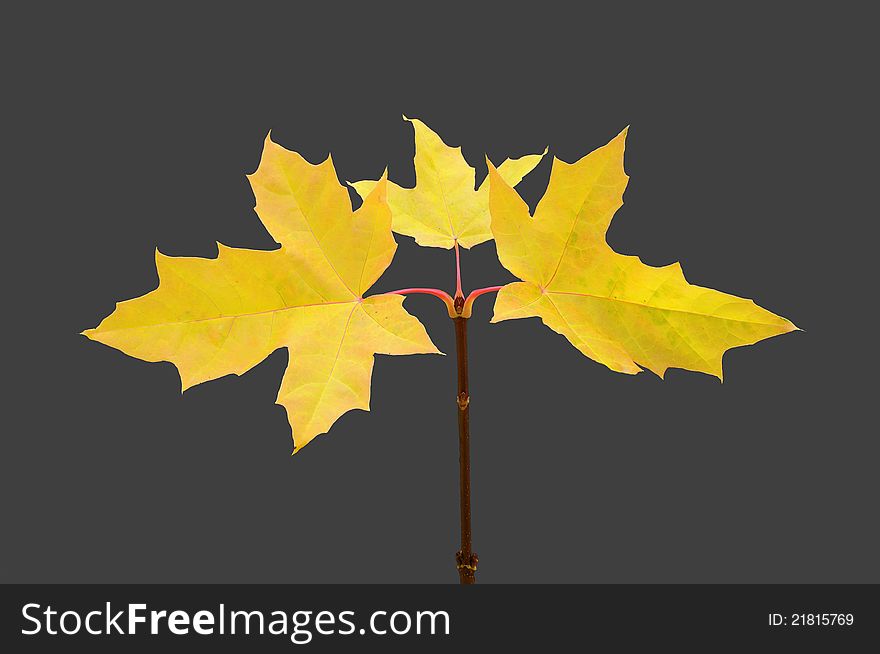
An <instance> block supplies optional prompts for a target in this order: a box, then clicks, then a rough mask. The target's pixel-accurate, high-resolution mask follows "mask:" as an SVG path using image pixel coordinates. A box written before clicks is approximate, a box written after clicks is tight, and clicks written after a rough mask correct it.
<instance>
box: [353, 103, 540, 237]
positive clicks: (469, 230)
mask: <svg viewBox="0 0 880 654" xmlns="http://www.w3.org/2000/svg"><path fill="white" fill-rule="evenodd" d="M404 118H405V119H406V120H409V122H411V123H412V124H413V128H414V130H415V142H416V143H415V144H416V154H415V160H414V163H415V169H416V186H415V188H403V187H401V186H398V185H397V184H395V183H394V182H388V206H390V207H391V215H392V223H391V228H392V229H393V230H394V231H395V232H397V233H398V234H404V235H406V236H412V237H413V238H414V239H415V240H416V242H417V243H418V244H419V245H426V246H430V247H440V248H446V249H450V248H452V247H454V246H455V243H456V242H458V244H459V245H460V246H462V247H464V248H471V247H473V246H475V245H479V244H480V243H484V242H485V241H490V240H492V232H491V230H490V229H489V189H488V184H487V183H486V181H485V180H483V183H482V184H480V187H479V188H477V189H476V190H475V189H474V186H475V175H476V171H475V170H474V169H473V168H472V167H471V166H470V165H469V164H468V163H467V161H465V159H464V157H463V156H462V154H461V147H458V148H451V147H449V146H448V145H446V144H445V143H444V142H443V141H442V139H441V138H440V137H439V136H437V134H435V133H434V132H433V131H431V129H430V128H429V127H428V126H427V125H425V124H424V123H423V122H422V121H420V120H416V119H412V120H410V119H409V118H406V117H405V116H404ZM546 152H547V150H544V152H543V153H541V154H529V155H526V156H524V157H520V158H519V159H509V160H507V161H505V162H504V163H502V164H500V165H499V166H498V169H497V170H498V174H499V175H501V177H502V178H503V179H504V181H505V182H507V183H508V184H510V186H516V185H517V184H519V182H520V180H522V178H523V177H525V176H526V174H528V173H529V172H530V171H531V170H532V169H533V168H534V167H535V166H537V165H538V162H539V161H540V160H541V157H543V156H544V154H545V153H546ZM376 184H377V182H376V181H370V180H365V181H361V182H352V184H351V185H352V186H353V187H354V188H355V190H357V192H358V193H359V194H360V196H361V197H363V198H365V197H367V195H369V194H370V193H371V192H372V190H373V189H374V188H375V186H376Z"/></svg>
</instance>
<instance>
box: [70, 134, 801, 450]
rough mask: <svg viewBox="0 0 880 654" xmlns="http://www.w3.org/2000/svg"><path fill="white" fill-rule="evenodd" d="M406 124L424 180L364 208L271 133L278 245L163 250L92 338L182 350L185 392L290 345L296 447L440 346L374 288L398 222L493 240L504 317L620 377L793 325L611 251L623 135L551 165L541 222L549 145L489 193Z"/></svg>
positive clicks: (255, 179) (268, 213) (324, 170)
mask: <svg viewBox="0 0 880 654" xmlns="http://www.w3.org/2000/svg"><path fill="white" fill-rule="evenodd" d="M410 122H411V123H412V125H413V128H414V132H415V146H416V147H415V160H414V164H415V171H416V186H415V187H414V188H411V189H410V188H403V187H400V186H398V185H397V184H395V183H393V182H391V181H389V180H388V179H386V177H385V176H383V177H382V179H379V180H376V181H370V180H365V181H359V182H353V183H352V186H353V187H354V188H355V189H356V190H357V192H358V193H359V194H360V195H361V197H362V198H363V200H364V201H363V205H362V206H361V207H360V208H359V209H358V210H357V211H353V210H352V206H351V201H350V198H349V196H348V192H347V190H346V188H345V187H344V186H343V185H342V184H340V183H339V181H338V179H337V176H336V171H335V169H334V167H333V162H332V159H331V158H330V157H328V158H327V160H326V161H324V162H323V163H320V164H317V165H313V164H310V163H309V162H307V161H306V160H305V159H303V157H301V156H300V155H299V154H297V153H295V152H291V151H289V150H286V149H284V148H282V147H281V146H279V145H278V144H276V143H274V142H273V141H272V140H271V138H269V137H267V138H266V141H265V144H264V148H263V156H262V159H261V161H260V165H259V167H258V168H257V170H256V172H255V173H253V174H252V175H249V179H250V182H251V185H252V187H253V190H254V194H255V196H256V211H257V214H258V215H259V217H260V220H262V222H263V224H264V225H265V226H266V229H267V230H268V231H269V233H270V234H271V235H272V237H273V238H274V239H275V240H276V241H277V242H278V243H279V244H280V245H281V247H280V249H277V250H272V251H259V250H247V249H241V248H230V247H226V246H224V245H220V244H218V248H219V254H218V256H217V258H216V259H206V258H199V257H168V256H165V255H163V254H161V253H159V252H158V251H157V252H156V267H157V270H158V274H159V286H158V288H156V289H155V290H154V291H151V292H150V293H147V294H146V295H144V296H142V297H139V298H135V299H131V300H127V301H124V302H120V303H119V304H118V305H117V307H116V310H115V311H114V312H113V313H112V314H111V315H110V316H108V317H107V318H106V319H104V320H103V321H102V322H101V324H100V325H98V327H96V328H95V329H89V330H86V331H85V332H83V334H85V335H86V336H87V337H89V338H90V339H92V340H95V341H99V342H101V343H104V344H106V345H109V346H111V347H114V348H116V349H119V350H121V351H122V352H125V353H126V354H128V355H130V356H133V357H136V358H138V359H143V360H145V361H170V362H171V363H173V364H174V365H175V366H176V367H177V369H178V371H179V372H180V377H181V383H182V387H183V389H184V390H185V389H187V388H189V387H191V386H193V385H195V384H199V383H201V382H204V381H208V380H212V379H217V378H219V377H222V376H225V375H228V374H238V375H240V374H242V373H244V372H246V371H247V370H249V369H250V368H252V367H253V366H255V365H256V364H258V363H259V362H260V361H262V360H263V359H264V358H266V357H267V356H268V355H269V354H270V353H271V352H273V351H274V350H276V349H278V348H281V347H286V348H287V349H288V351H289V354H290V360H289V364H288V367H287V370H286V371H285V373H284V377H283V379H282V382H281V387H280V390H279V392H278V398H277V403H278V404H280V405H282V406H283V407H284V408H285V409H286V411H287V415H288V418H289V421H290V424H291V428H292V432H293V439H294V451H298V450H299V449H301V448H302V447H303V446H305V445H306V444H308V443H309V442H310V441H311V440H312V439H314V438H315V437H316V436H318V435H320V434H322V433H325V432H327V431H328V430H329V429H330V427H331V426H332V425H333V423H334V422H335V421H336V420H337V419H338V418H339V417H340V416H341V415H342V414H344V413H345V412H347V411H349V410H351V409H364V410H369V405H370V381H371V376H372V369H373V363H374V355H375V354H395V355H396V354H432V353H434V354H436V353H439V351H438V350H437V348H436V346H435V345H434V344H433V343H432V342H431V339H430V338H429V336H428V334H427V332H426V331H425V328H424V326H423V325H422V324H421V322H419V320H418V319H416V318H415V317H414V316H412V315H411V314H409V313H408V312H407V311H406V309H405V308H404V307H403V301H404V296H403V295H400V294H395V293H387V294H376V295H372V296H368V297H365V293H367V292H368V291H369V289H370V288H371V287H372V286H373V285H374V284H375V282H376V281H377V280H378V279H379V277H380V276H381V275H382V273H383V272H384V271H385V270H386V269H387V268H388V266H389V265H390V264H391V261H392V259H393V257H394V253H395V250H396V249H397V243H396V242H395V240H394V237H393V235H392V231H393V232H397V233H399V234H403V235H406V236H411V237H412V238H414V239H415V240H416V242H417V243H419V244H420V245H423V246H429V247H441V248H447V249H451V248H458V247H459V246H460V247H463V248H471V247H474V246H476V245H479V244H481V243H484V242H486V241H489V240H492V239H494V240H495V243H496V247H497V251H498V257H499V259H500V261H501V263H502V265H503V266H504V267H505V268H506V269H507V270H509V271H510V272H511V273H513V274H514V275H515V276H516V277H517V278H518V279H519V280H521V281H517V282H513V283H511V284H507V285H506V286H504V287H502V288H501V289H500V290H499V291H498V295H497V298H496V300H495V308H494V315H493V318H492V322H498V321H502V320H510V319H514V318H527V317H539V318H540V319H541V320H542V321H543V322H544V324H545V325H547V326H548V327H549V328H550V329H552V330H554V331H556V332H558V333H560V334H562V335H563V336H565V337H566V338H567V339H568V340H569V341H570V342H571V343H572V345H574V347H576V348H577V349H578V350H579V351H580V352H582V353H583V354H584V355H586V356H587V357H589V358H590V359H593V360H594V361H597V362H599V363H601V364H604V365H605V366H607V367H608V368H610V369H611V370H615V371H618V372H622V373H629V374H633V373H638V372H641V371H642V369H643V368H647V369H649V370H651V371H653V372H655V373H656V374H658V375H660V376H661V377H662V376H663V375H664V373H665V372H666V370H667V369H668V368H671V367H675V368H685V369H688V370H695V371H700V372H704V373H708V374H711V375H715V376H717V377H719V378H721V377H722V365H721V364H722V357H723V355H724V353H725V351H727V350H728V349H730V348H734V347H739V346H742V345H750V344H753V343H755V342H757V341H760V340H762V339H765V338H768V337H770V336H775V335H777V334H783V333H786V332H789V331H792V330H794V329H796V327H795V326H794V325H793V324H792V323H791V322H789V321H788V320H786V319H785V318H781V317H779V316H777V315H774V314H773V313H771V312H769V311H767V310H765V309H762V308H761V307H759V306H757V305H756V304H755V303H754V302H752V301H751V300H746V299H743V298H739V297H736V296H733V295H728V294H726V293H721V292H719V291H715V290H712V289H709V288H703V287H700V286H695V285H692V284H689V283H688V282H687V280H686V279H685V277H684V275H683V273H682V269H681V266H680V265H679V264H678V263H674V264H671V265H669V266H664V267H660V268H657V267H653V266H648V265H646V264H644V263H642V262H641V261H640V260H639V258H638V257H634V256H626V255H622V254H618V253H617V252H615V251H614V250H613V249H612V248H611V247H610V246H609V245H608V244H607V242H606V240H605V233H606V231H607V229H608V227H609V225H610V223H611V220H612V218H613V216H614V213H615V212H616V211H617V209H618V208H620V206H621V205H622V204H623V193H624V190H625V188H626V184H627V181H628V177H627V175H626V173H625V172H624V167H623V156H624V145H625V141H626V134H627V131H626V130H624V131H623V132H621V133H620V134H619V135H618V136H616V137H615V138H614V139H612V140H611V141H610V142H609V143H608V144H607V145H604V146H602V147H600V148H598V149H596V150H595V151H593V152H591V153H590V154H588V155H586V156H585V157H583V158H582V159H580V160H579V161H577V162H575V163H571V164H569V163H566V162H563V161H560V160H559V159H556V158H554V159H553V162H552V170H551V174H550V181H549V184H548V187H547V191H546V193H545V194H544V197H543V198H542V199H541V201H540V203H539V204H538V207H537V209H536V211H535V214H534V217H533V216H532V215H530V214H529V210H528V206H527V205H526V203H525V202H524V201H523V199H522V198H521V197H520V196H519V194H518V193H517V192H516V190H515V189H514V186H516V185H517V184H518V183H519V181H520V180H521V179H522V178H523V177H524V176H525V175H526V174H528V173H529V172H530V171H531V170H532V169H533V168H534V167H535V166H536V165H537V164H538V162H539V161H540V160H541V158H542V157H543V156H545V155H546V150H545V151H544V153H540V154H531V155H526V156H524V157H521V158H519V159H512V160H508V161H505V162H503V163H502V164H500V165H498V166H497V167H496V166H494V165H493V164H492V162H491V161H488V159H487V164H488V168H489V174H488V176H487V177H486V179H485V180H484V181H483V182H482V184H481V185H480V186H479V187H475V183H474V182H475V174H476V171H475V170H474V168H472V167H471V166H470V165H469V164H468V163H467V162H466V161H465V159H464V158H463V157H462V155H461V150H460V148H451V147H449V146H448V145H446V144H445V143H444V142H443V141H442V140H441V139H440V137H439V136H437V134H435V133H434V132H433V131H431V130H430V129H429V128H428V127H427V126H426V125H425V124H424V123H422V122H421V121H419V120H411V121H410ZM468 315H469V313H468V314H466V315H465V317H467V316H468Z"/></svg>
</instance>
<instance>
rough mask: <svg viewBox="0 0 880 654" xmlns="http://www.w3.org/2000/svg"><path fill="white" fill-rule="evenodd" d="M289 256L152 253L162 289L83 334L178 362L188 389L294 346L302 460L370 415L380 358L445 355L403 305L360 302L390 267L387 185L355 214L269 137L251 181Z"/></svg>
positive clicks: (283, 392) (285, 389)
mask: <svg viewBox="0 0 880 654" xmlns="http://www.w3.org/2000/svg"><path fill="white" fill-rule="evenodd" d="M249 179H250V181H251V185H252V187H253V189H254V194H255V195H256V198H257V206H256V211H257V214H258V215H259V216H260V219H261V220H262V221H263V224H264V225H265V226H266V228H267V229H268V230H269V233H270V234H271V235H272V237H273V238H274V239H275V240H276V241H278V243H280V244H281V248H280V249H278V250H272V251H260V250H246V249H237V248H230V247H226V246H224V245H221V244H218V249H219V254H218V256H217V258H216V259H203V258H197V257H168V256H165V255H163V254H161V253H160V252H158V251H157V252H156V267H157V269H158V273H159V287H158V288H157V289H156V290H154V291H152V292H150V293H147V294H146V295H144V296H142V297H139V298H136V299H133V300H127V301H125V302H120V303H119V304H118V305H117V307H116V310H115V311H114V312H113V313H112V314H111V315H110V316H108V317H107V318H106V319H104V321H103V322H101V324H100V325H99V326H98V327H97V328H96V329H89V330H87V331H85V332H83V333H84V334H85V335H86V336H88V337H89V338H91V339H93V340H96V341H99V342H101V343H104V344H106V345H110V346H112V347H115V348H117V349H119V350H122V351H123V352H125V353H126V354H129V355H131V356H133V357H137V358H138V359H144V360H145V361H170V362H171V363H173V364H174V365H175V366H177V369H178V370H179V371H180V378H181V382H182V387H183V390H186V389H187V388H189V387H191V386H193V385H195V384H198V383H201V382H204V381H207V380H210V379H216V378H218V377H222V376H224V375H228V374H230V373H234V374H237V375H240V374H242V373H244V372H245V371H247V370H249V369H250V368H252V367H253V366H255V365H256V364H257V363H259V362H260V361H262V360H263V359H264V358H265V357H266V356H268V355H269V354H270V353H271V352H273V351H274V350H276V349H278V348H280V347H286V348H287V349H288V350H289V353H290V363H289V364H288V367H287V370H286V371H285V373H284V378H283V380H282V382H281V388H280V390H279V392H278V399H277V402H278V404H281V405H282V406H284V407H285V409H286V410H287V415H288V418H289V420H290V424H291V427H292V429H293V438H294V451H297V450H299V449H300V448H302V447H303V446H304V445H306V444H307V443H308V442H309V441H311V440H312V439H313V438H314V437H315V436H317V435H319V434H322V433H324V432H326V431H327V430H328V429H330V426H331V425H332V424H333V423H334V422H335V421H336V419H337V418H339V416H341V415H342V414H343V413H345V412H346V411H349V410H350V409H364V410H369V406H370V379H371V375H372V369H373V355H374V354H375V353H379V354H418V353H439V351H438V350H437V348H436V347H435V346H434V344H433V343H432V342H431V340H430V338H429V337H428V335H427V333H426V332H425V329H424V327H423V326H422V324H421V323H420V322H419V321H418V320H417V319H416V318H414V317H413V316H411V315H410V314H409V313H407V311H406V310H405V309H404V308H403V299H404V298H403V297H402V296H400V295H376V296H372V297H368V298H364V297H363V294H364V292H365V291H366V290H367V289H369V288H370V287H371V286H372V285H373V284H374V283H375V282H376V280H377V279H378V278H379V276H380V275H381V274H382V273H383V272H384V270H385V269H386V268H387V267H388V265H389V264H390V263H391V259H392V258H393V256H394V252H395V250H396V249H397V244H396V243H395V241H394V237H393V236H392V234H391V214H390V211H389V209H388V206H387V204H386V181H385V179H384V177H383V179H382V180H380V181H379V183H377V184H376V185H375V188H374V189H373V190H372V192H371V193H370V194H369V195H368V196H367V198H366V199H365V201H364V204H363V206H362V207H360V208H359V209H358V210H357V211H355V212H352V209H351V201H350V198H349V196H348V192H347V191H346V189H345V187H343V186H342V185H340V183H339V181H338V180H337V178H336V172H335V170H334V167H333V162H332V160H331V159H330V158H329V157H328V158H327V160H326V161H324V162H323V163H321V164H318V165H313V164H310V163H308V162H307V161H306V160H305V159H303V158H302V157H301V156H300V155H298V154H297V153H295V152H290V151H288V150H285V149H284V148H282V147H281V146H279V145H277V144H276V143H274V142H273V141H272V140H271V138H269V137H267V138H266V142H265V146H264V149H263V157H262V160H261V161H260V166H259V168H258V169H257V171H256V172H255V173H254V174H252V175H249Z"/></svg>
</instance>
